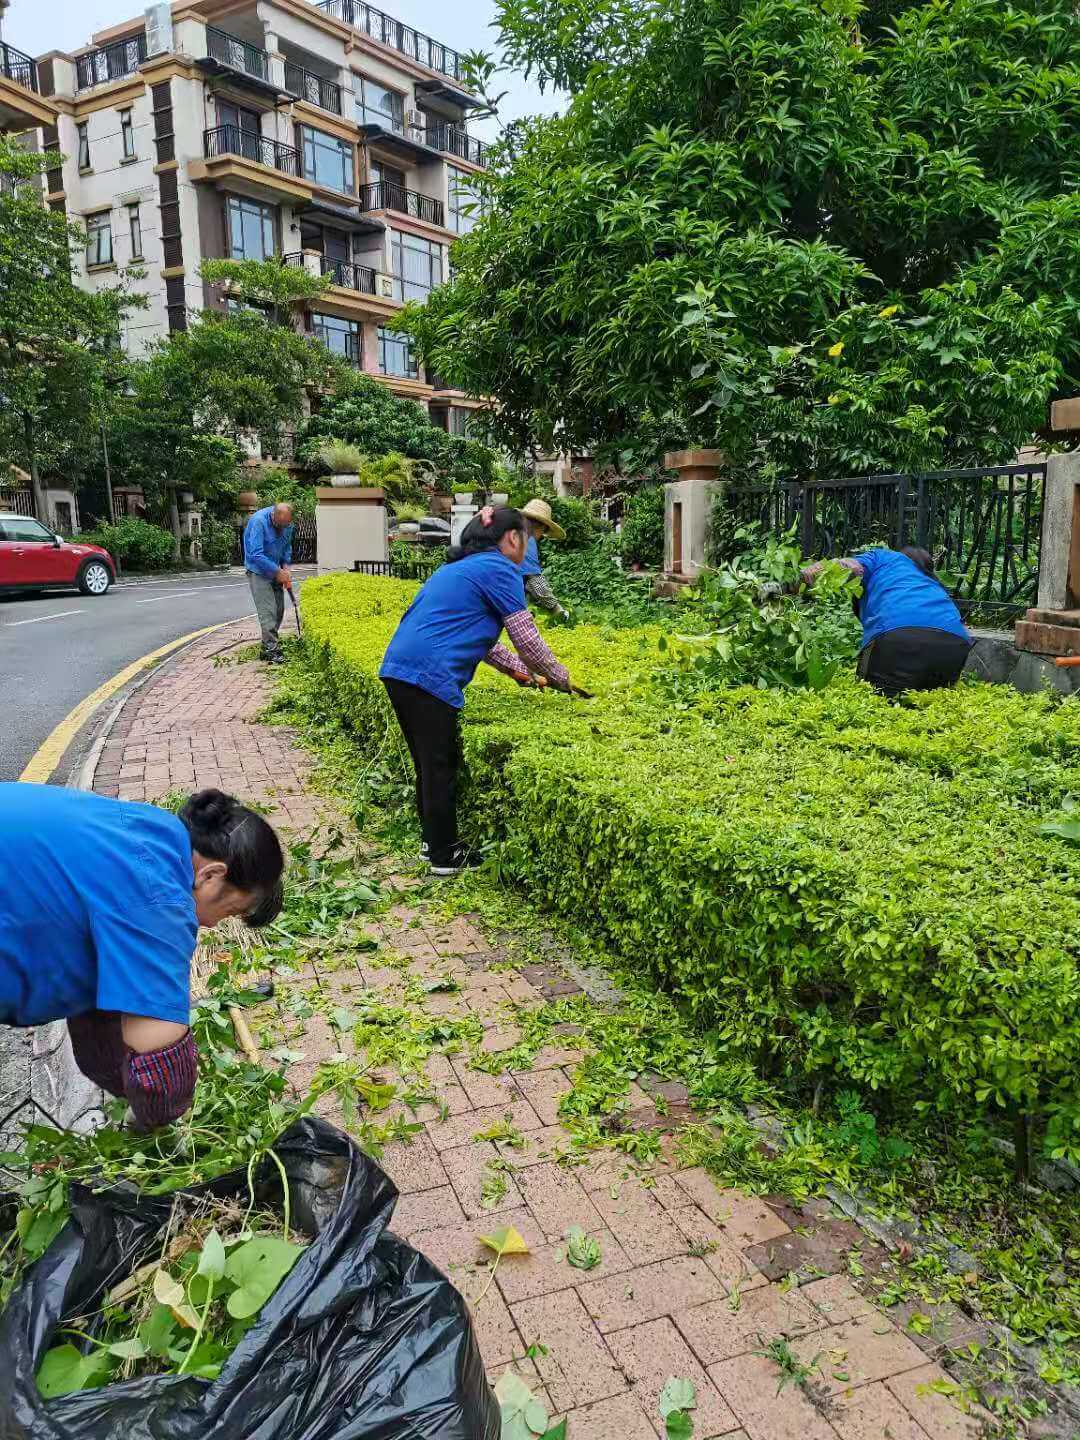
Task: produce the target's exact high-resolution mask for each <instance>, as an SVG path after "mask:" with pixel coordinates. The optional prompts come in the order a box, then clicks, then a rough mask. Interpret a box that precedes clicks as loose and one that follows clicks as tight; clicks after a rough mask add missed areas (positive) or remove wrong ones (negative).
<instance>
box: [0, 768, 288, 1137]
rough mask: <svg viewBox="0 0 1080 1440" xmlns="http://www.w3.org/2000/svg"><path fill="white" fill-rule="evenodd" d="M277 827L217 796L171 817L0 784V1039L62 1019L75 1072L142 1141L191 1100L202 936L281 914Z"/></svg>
mask: <svg viewBox="0 0 1080 1440" xmlns="http://www.w3.org/2000/svg"><path fill="white" fill-rule="evenodd" d="M284 868H285V860H284V856H283V855H282V851H281V845H280V844H279V842H278V838H277V836H276V835H275V833H274V831H273V829H272V828H271V827H270V825H268V824H267V822H266V821H265V820H264V819H263V818H262V816H261V815H256V814H255V813H254V811H252V810H248V809H247V808H246V807H245V806H243V805H241V804H240V803H239V801H237V800H234V799H232V798H231V796H228V795H223V794H222V793H221V791H220V790H201V791H200V792H199V793H198V794H197V795H192V796H191V798H190V799H189V800H188V801H187V803H186V804H185V805H184V807H183V809H182V810H181V811H180V814H179V816H176V815H170V814H169V813H168V812H167V811H165V810H159V809H157V808H156V807H155V806H153V805H139V804H134V803H132V802H129V801H126V800H110V799H107V798H106V797H105V796H103V795H94V794H91V793H88V792H87V791H84V790H68V789H65V788H63V787H62V786H58V785H27V784H20V783H10V784H0V875H3V876H4V883H3V887H2V889H0V1025H19V1026H27V1025H44V1024H46V1023H48V1022H49V1021H50V1020H66V1021H67V1022H68V1030H69V1032H70V1035H71V1045H72V1050H73V1051H74V1054H75V1061H76V1063H77V1064H78V1066H79V1069H80V1070H81V1071H82V1072H83V1074H84V1075H86V1076H87V1077H88V1078H89V1079H91V1080H92V1081H94V1083H95V1084H97V1085H100V1086H101V1087H102V1088H103V1089H104V1090H107V1091H108V1092H109V1094H110V1095H116V1096H118V1097H121V1096H122V1097H123V1098H125V1099H126V1100H127V1101H128V1103H129V1105H130V1106H131V1109H132V1111H133V1112H134V1116H135V1123H136V1125H137V1126H138V1127H139V1128H140V1129H150V1128H152V1127H154V1126H157V1125H164V1124H167V1123H168V1122H170V1121H172V1120H176V1119H177V1118H178V1117H179V1116H181V1115H182V1114H183V1113H184V1111H185V1110H187V1109H188V1107H189V1106H190V1104H191V1101H192V1097H193V1095H194V1092H195V1080H196V1066H197V1055H196V1051H195V1041H194V1039H193V1037H192V1034H191V1031H190V1029H189V1028H188V1026H189V1023H190V1019H191V999H190V994H189V980H190V971H191V959H192V956H193V954H194V952H195V945H196V941H197V938H198V932H199V926H200V925H207V926H210V925H216V924H218V922H219V921H221V920H224V919H226V918H227V917H228V916H230V915H243V916H244V917H245V919H246V920H247V923H248V924H249V925H266V924H269V922H270V921H271V920H273V918H274V917H275V915H277V913H278V911H279V910H280V909H281V876H282V872H283V870H284Z"/></svg>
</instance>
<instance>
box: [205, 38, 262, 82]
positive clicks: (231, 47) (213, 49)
mask: <svg viewBox="0 0 1080 1440" xmlns="http://www.w3.org/2000/svg"><path fill="white" fill-rule="evenodd" d="M206 49H207V52H208V54H209V56H210V58H211V60H216V61H217V62H218V64H219V65H227V66H228V67H229V69H230V70H239V71H241V72H242V73H243V74H245V75H252V76H254V77H255V79H256V80H265V81H267V82H269V80H270V56H269V55H268V54H267V53H266V51H265V50H262V49H260V47H259V46H258V45H252V44H251V43H250V41H248V40H241V39H240V37H239V36H238V35H230V34H229V33H228V32H227V31H225V30H218V29H216V28H215V27H214V26H213V25H208V26H207V27H206Z"/></svg>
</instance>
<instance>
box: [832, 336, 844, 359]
mask: <svg viewBox="0 0 1080 1440" xmlns="http://www.w3.org/2000/svg"><path fill="white" fill-rule="evenodd" d="M843 353H844V342H843V341H842V340H837V342H836V344H835V345H830V346H829V354H830V355H831V356H832V357H833V359H834V360H835V359H836V357H837V355H842V354H843Z"/></svg>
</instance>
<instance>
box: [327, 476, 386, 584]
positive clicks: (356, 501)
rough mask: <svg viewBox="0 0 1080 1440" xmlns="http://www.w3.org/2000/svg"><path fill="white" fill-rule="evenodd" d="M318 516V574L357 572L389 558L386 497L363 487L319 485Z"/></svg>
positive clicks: (382, 562)
mask: <svg viewBox="0 0 1080 1440" xmlns="http://www.w3.org/2000/svg"><path fill="white" fill-rule="evenodd" d="M315 495H316V498H317V500H318V502H319V504H318V509H317V510H316V512H315V525H316V536H317V542H318V554H319V574H320V575H322V574H324V573H325V572H326V571H327V570H354V569H357V568H359V566H360V565H370V564H371V563H375V564H381V565H385V564H386V562H387V560H388V559H389V558H390V547H389V541H388V538H387V524H386V495H385V493H384V492H383V491H382V490H378V489H367V488H365V487H363V486H360V485H320V486H318V488H317V489H316V491H315Z"/></svg>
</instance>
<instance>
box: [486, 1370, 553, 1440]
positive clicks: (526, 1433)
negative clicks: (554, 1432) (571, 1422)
mask: <svg viewBox="0 0 1080 1440" xmlns="http://www.w3.org/2000/svg"><path fill="white" fill-rule="evenodd" d="M495 1398H496V1400H498V1402H499V1413H500V1415H501V1417H502V1435H501V1440H535V1437H536V1436H538V1435H539V1436H542V1435H544V1434H545V1433H546V1431H547V1428H548V1412H547V1409H546V1408H545V1406H544V1405H543V1404H542V1402H541V1401H539V1400H537V1398H536V1397H535V1395H534V1394H533V1393H532V1391H531V1390H530V1389H529V1387H528V1385H526V1383H525V1381H524V1380H522V1378H521V1377H520V1375H515V1374H514V1373H513V1371H511V1370H507V1371H506V1372H505V1373H504V1374H503V1375H501V1376H500V1377H499V1381H498V1384H497V1385H496V1386H495Z"/></svg>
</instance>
